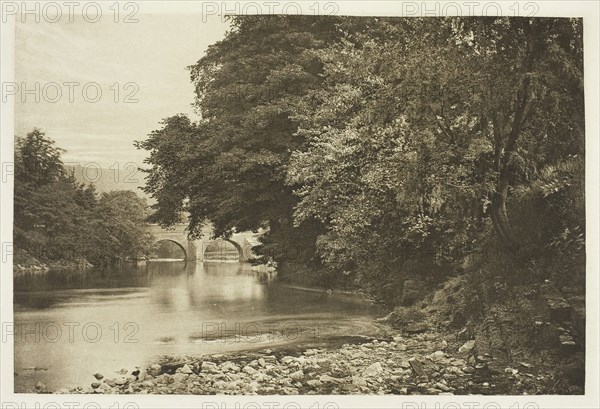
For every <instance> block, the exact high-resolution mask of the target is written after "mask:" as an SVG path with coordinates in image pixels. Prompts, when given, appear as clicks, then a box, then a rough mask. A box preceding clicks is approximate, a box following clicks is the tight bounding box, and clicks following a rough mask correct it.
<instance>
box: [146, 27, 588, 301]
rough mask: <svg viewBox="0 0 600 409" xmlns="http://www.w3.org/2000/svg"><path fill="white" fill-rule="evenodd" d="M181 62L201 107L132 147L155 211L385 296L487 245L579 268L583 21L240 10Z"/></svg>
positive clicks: (560, 268)
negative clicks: (216, 36) (143, 155)
mask: <svg viewBox="0 0 600 409" xmlns="http://www.w3.org/2000/svg"><path fill="white" fill-rule="evenodd" d="M190 68H191V79H192V82H193V83H194V85H195V87H196V93H197V99H196V101H195V106H196V108H197V110H198V112H199V113H200V114H201V116H202V119H201V120H200V121H199V122H198V123H192V122H191V121H190V120H189V119H188V118H187V117H185V116H183V115H177V116H174V117H171V118H167V119H165V120H164V122H163V125H164V126H163V128H162V129H160V130H157V131H155V132H153V133H152V134H151V135H150V136H149V138H148V139H147V140H145V141H141V142H138V144H137V146H138V147H139V148H142V149H146V150H148V151H149V152H150V157H149V159H148V163H149V164H150V165H152V168H151V169H150V171H149V175H148V183H147V188H146V191H147V193H150V194H153V195H154V197H155V198H156V199H157V203H156V205H155V206H154V214H153V216H152V218H153V219H154V220H155V221H159V222H161V223H163V224H165V225H169V224H172V223H174V222H175V221H177V220H178V218H179V217H180V214H181V213H182V212H184V211H185V212H188V213H189V214H190V230H191V232H192V235H194V234H197V232H199V227H200V226H201V225H202V223H204V222H206V221H207V220H210V221H212V222H213V223H214V224H215V227H216V234H217V235H222V236H227V235H228V234H229V233H230V232H231V231H233V230H235V229H237V230H247V229H256V228H258V227H268V229H269V233H268V234H267V236H266V237H265V238H264V239H263V245H262V246H261V247H260V248H258V249H257V251H258V252H260V253H261V254H270V255H273V256H274V258H275V260H276V261H278V262H279V266H280V269H281V270H282V272H283V273H284V274H283V275H284V276H285V275H286V274H287V275H288V278H290V277H291V275H292V270H291V269H289V266H290V265H294V264H297V265H302V266H305V268H306V266H310V268H309V270H310V271H311V272H312V273H309V274H308V275H309V276H310V277H305V276H304V275H303V274H300V273H301V272H303V270H300V269H299V268H296V269H295V270H294V272H295V273H297V274H300V275H299V276H300V277H302V279H304V280H310V279H312V280H314V281H315V282H319V283H320V284H322V285H334V284H338V285H341V284H347V283H353V284H354V285H359V286H360V287H361V288H365V289H368V290H371V291H373V292H374V293H376V294H378V295H379V296H381V297H382V298H384V299H385V300H387V301H390V302H395V301H397V300H396V299H395V297H396V296H397V295H398V293H399V292H400V291H401V287H402V282H403V281H404V279H405V278H406V277H407V276H410V275H412V274H419V275H421V276H423V277H424V278H431V279H432V280H435V279H436V277H438V278H439V273H440V272H452V271H453V270H456V269H459V268H462V267H464V266H465V262H466V257H467V256H471V255H472V254H474V253H475V252H477V251H481V250H482V249H483V248H487V247H494V248H496V249H498V250H499V251H501V252H505V253H506V254H511V255H514V254H516V253H519V254H521V256H520V257H521V258H520V259H519V263H520V264H518V265H517V267H516V268H517V270H519V271H517V270H515V271H513V274H515V275H517V274H524V275H526V276H527V275H529V276H533V275H535V274H529V273H531V272H532V271H534V270H535V271H538V272H539V271H542V270H544V274H547V273H548V271H546V269H549V270H550V271H549V272H550V273H551V274H552V273H556V274H558V275H559V276H562V277H563V278H564V277H565V275H568V274H572V273H575V272H576V271H579V272H581V270H582V269H583V265H584V239H583V238H584V234H585V232H584V228H585V227H584V225H585V223H584V217H585V210H584V198H583V195H584V189H583V156H584V147H585V146H584V145H585V143H584V142H585V137H584V117H583V115H584V107H583V44H582V23H581V20H576V19H564V18H536V19H528V18H497V17H489V18H478V19H470V18H435V19H433V18H429V19H418V18H411V19H399V18H353V17H340V18H335V19H331V18H329V19H327V20H325V19H318V18H316V19H315V18H308V17H297V16H277V17H250V16H248V17H234V18H233V19H232V30H231V31H230V32H229V33H228V34H227V35H226V37H225V39H224V40H222V41H220V42H218V43H216V44H214V45H213V46H211V47H210V48H209V50H208V51H207V53H206V55H205V56H204V57H203V58H202V59H200V60H199V61H198V62H197V64H195V65H194V66H192V67H190ZM274 244H279V246H274ZM523 249H526V250H527V251H526V252H525V257H523V253H524V250H523ZM557 254H562V255H563V256H561V257H562V258H560V260H561V261H560V263H556V262H555V261H556V260H557V257H556V255H557ZM540 263H543V264H544V265H543V266H541V265H540ZM286 266H287V269H286ZM511 268H512V267H511ZM311 274H312V276H311ZM311 284H314V283H311Z"/></svg>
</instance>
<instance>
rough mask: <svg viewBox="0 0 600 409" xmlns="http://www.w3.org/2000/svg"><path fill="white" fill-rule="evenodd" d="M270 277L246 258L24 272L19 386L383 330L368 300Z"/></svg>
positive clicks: (18, 314) (18, 322)
mask: <svg viewBox="0 0 600 409" xmlns="http://www.w3.org/2000/svg"><path fill="white" fill-rule="evenodd" d="M272 276H273V275H272V274H270V273H266V272H264V271H263V272H258V271H253V270H252V268H251V267H250V266H249V265H248V264H245V263H192V262H187V263H186V262H182V261H180V262H173V261H171V262H154V261H152V262H147V263H144V264H141V265H138V266H134V265H122V266H119V267H116V268H111V269H109V270H102V269H92V270H88V271H85V272H79V273H73V272H50V273H47V274H37V275H30V276H27V275H23V276H19V277H16V278H15V283H14V284H15V298H14V304H15V371H16V372H17V373H18V376H16V378H15V388H16V391H20V392H25V391H28V390H31V389H32V388H33V386H34V385H35V384H36V383H37V382H38V381H42V382H44V383H45V384H46V385H47V386H48V387H49V388H51V389H59V388H62V387H67V386H74V385H86V384H88V383H90V382H93V378H91V374H93V373H95V372H101V373H104V375H105V376H112V374H113V373H114V371H116V370H119V369H121V368H128V369H131V368H133V367H135V366H138V365H146V364H148V363H150V362H152V360H153V359H155V357H156V356H157V355H161V354H173V355H176V354H197V355H202V354H208V353H226V352H230V351H240V350H245V349H252V348H267V347H274V346H279V345H300V344H302V345H308V344H310V345H312V344H315V345H322V344H323V343H325V342H330V341H331V340H333V339H336V337H338V336H347V335H365V336H366V335H372V334H374V333H375V332H376V328H375V327H374V326H373V324H372V323H371V318H372V314H373V313H374V311H372V307H371V306H370V305H369V304H368V303H366V302H364V301H363V300H362V299H359V298H356V297H350V296H342V295H328V294H326V293H320V292H308V291H299V290H296V289H291V288H287V287H284V286H281V285H278V284H277V283H276V282H273V280H272ZM61 332H62V333H61ZM52 334H54V335H52ZM36 367H37V368H38V369H39V368H42V369H47V370H37V371H35V370H32V369H31V368H36Z"/></svg>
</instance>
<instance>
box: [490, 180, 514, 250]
mask: <svg viewBox="0 0 600 409" xmlns="http://www.w3.org/2000/svg"><path fill="white" fill-rule="evenodd" d="M507 198H508V181H507V180H505V178H504V177H503V176H501V177H500V180H499V181H498V190H497V191H496V192H495V193H494V194H493V197H492V206H491V211H490V217H491V219H492V223H493V225H494V230H496V234H497V235H498V238H499V239H500V243H501V244H503V245H504V246H507V247H509V248H511V247H513V246H515V245H516V244H517V237H516V235H515V232H514V229H513V227H512V224H511V222H510V219H509V218H508V213H507V211H506V200H507Z"/></svg>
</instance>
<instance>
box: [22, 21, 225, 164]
mask: <svg viewBox="0 0 600 409" xmlns="http://www.w3.org/2000/svg"><path fill="white" fill-rule="evenodd" d="M136 18H137V20H138V22H137V23H123V22H120V23H115V22H114V21H113V20H112V19H111V18H106V19H105V18H102V19H101V20H100V21H99V22H96V23H89V22H86V21H84V20H83V19H79V20H76V21H75V22H73V23H69V22H68V20H66V19H65V22H60V23H48V22H44V21H43V20H42V21H41V22H40V23H36V22H35V21H33V20H32V21H28V22H26V23H18V24H17V30H16V50H17V51H16V58H15V79H16V82H17V84H18V86H19V90H20V91H21V92H19V93H18V94H17V95H16V98H15V134H16V135H17V136H25V135H26V134H27V133H28V132H30V131H31V130H32V129H33V128H34V127H37V128H40V129H41V130H43V131H44V132H46V135H47V136H48V137H50V138H52V139H54V140H55V141H56V143H57V145H58V146H59V147H61V148H63V149H65V150H66V152H65V153H64V154H63V161H64V162H69V163H71V162H75V163H80V164H81V165H82V166H84V165H85V164H86V163H91V162H95V163H98V164H100V165H101V166H102V167H105V168H106V167H109V166H115V164H118V165H117V166H120V167H121V168H123V167H124V165H125V164H126V163H130V162H134V163H136V164H138V165H142V161H143V159H144V158H145V157H146V153H145V152H144V151H139V150H137V149H136V148H135V147H134V146H133V142H134V141H136V140H142V139H145V137H146V136H147V135H148V133H150V132H151V131H153V130H155V129H159V128H160V124H159V122H160V121H161V119H163V118H166V117H168V116H171V115H174V114H177V113H188V114H190V116H192V117H195V115H194V110H193V108H192V106H191V104H192V102H193V101H194V89H193V86H192V84H191V82H190V76H189V71H188V70H186V67H187V66H189V65H191V64H194V63H195V62H196V61H197V60H199V59H200V58H201V57H202V56H203V55H204V52H205V51H206V49H207V47H208V46H209V45H210V44H213V43H215V42H216V41H218V40H220V39H222V38H223V36H224V34H225V32H226V30H227V29H228V25H227V23H225V22H222V21H221V18H220V17H217V16H214V17H213V18H208V19H207V20H206V21H205V22H203V21H202V16H200V15H199V14H191V15H183V14H177V15H165V14H161V15H151V14H140V15H137V16H136ZM36 83H37V84H39V85H38V88H37V90H36ZM53 83H55V84H53ZM65 83H74V84H71V85H69V84H65ZM23 85H24V86H25V87H26V89H27V90H30V93H23V92H22V91H23V88H24V86H23ZM84 89H85V92H84ZM97 90H100V91H101V94H97ZM117 90H118V92H117ZM71 92H72V94H73V95H72V97H71V96H70V93H71ZM36 94H37V95H36ZM36 96H37V97H38V98H39V101H37V102H36ZM23 99H25V102H23ZM135 100H137V102H135ZM125 101H131V102H125Z"/></svg>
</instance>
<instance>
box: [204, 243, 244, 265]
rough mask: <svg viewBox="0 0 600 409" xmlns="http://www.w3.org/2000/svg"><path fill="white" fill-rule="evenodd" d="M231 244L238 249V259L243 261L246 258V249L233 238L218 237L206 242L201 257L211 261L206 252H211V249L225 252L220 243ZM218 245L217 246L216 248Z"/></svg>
mask: <svg viewBox="0 0 600 409" xmlns="http://www.w3.org/2000/svg"><path fill="white" fill-rule="evenodd" d="M225 243H228V244H231V245H232V246H233V247H234V248H235V249H236V250H237V261H243V260H244V251H243V249H242V246H241V245H240V244H239V243H238V242H236V241H234V240H231V239H217V240H211V241H208V242H206V243H205V245H204V246H203V248H202V254H201V258H202V261H209V259H208V258H207V257H206V253H207V252H211V251H213V252H214V251H216V252H222V253H223V252H224V250H226V249H224V248H219V246H220V245H222V244H225ZM215 247H216V248H215Z"/></svg>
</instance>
